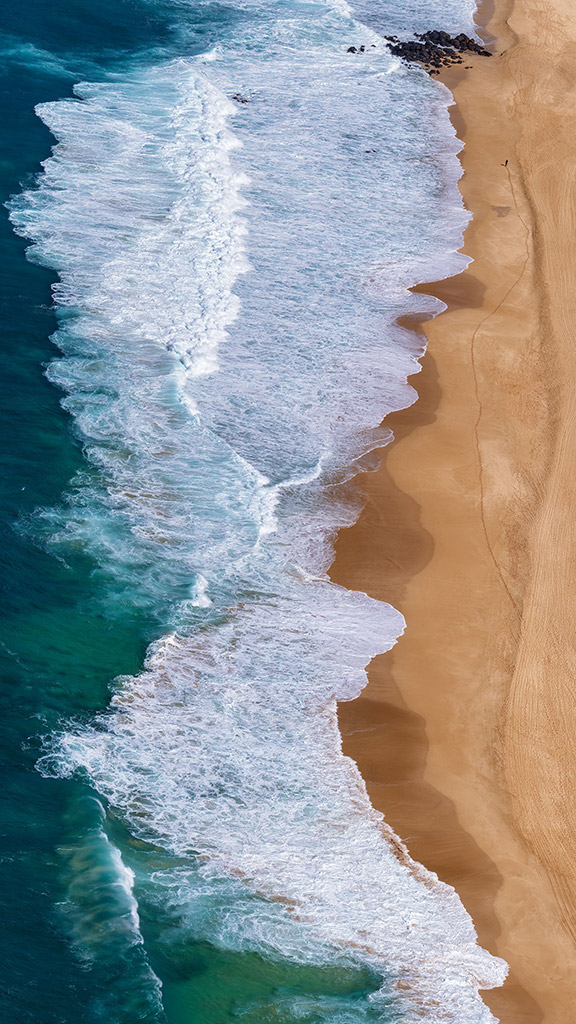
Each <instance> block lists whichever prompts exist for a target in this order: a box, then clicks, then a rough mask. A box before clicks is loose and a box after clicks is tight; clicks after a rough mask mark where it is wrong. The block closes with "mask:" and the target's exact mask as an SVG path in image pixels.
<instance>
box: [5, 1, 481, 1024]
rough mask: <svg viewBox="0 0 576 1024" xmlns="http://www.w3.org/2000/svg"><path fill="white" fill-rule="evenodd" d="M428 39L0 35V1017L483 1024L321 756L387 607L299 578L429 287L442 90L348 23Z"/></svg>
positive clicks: (115, 20) (238, 23)
mask: <svg viewBox="0 0 576 1024" xmlns="http://www.w3.org/2000/svg"><path fill="white" fill-rule="evenodd" d="M354 15H356V17H357V18H360V19H361V18H362V17H366V19H367V20H366V21H365V22H362V21H361V20H360V21H359V20H355V17H354ZM445 18H446V21H445V25H444V27H446V28H464V29H467V28H469V25H470V11H469V10H468V9H465V8H464V7H462V6H461V5H459V4H458V3H452V4H451V5H450V6H449V9H447V11H446V14H445ZM429 26H430V8H429V5H427V4H426V3H425V2H422V0H419V2H418V3H413V4H410V3H405V4H396V5H394V6H393V7H392V6H391V5H390V4H386V3H382V4H374V5H371V7H370V11H369V12H368V11H364V10H362V9H361V5H360V4H359V5H358V7H357V8H356V9H355V11H351V10H350V9H348V8H346V6H345V5H344V4H339V3H336V2H335V3H333V4H331V3H329V2H328V0H325V2H324V0H322V2H321V0H318V2H316V3H297V2H280V0H277V2H264V0H262V2H257V0H252V2H248V0H246V2H242V3H241V2H238V3H234V4H226V5H225V4H210V3H176V2H172V3H158V2H154V3H153V2H149V3H145V2H141V0H140V2H134V3H122V2H119V0H114V2H108V3H100V4H99V5H98V6H97V9H94V6H93V5H88V4H82V3H80V2H78V0H68V2H67V3H65V4H64V3H53V4H51V5H47V4H45V3H33V2H26V3H25V4H23V5H21V6H20V7H18V6H14V7H12V8H11V9H10V10H9V11H6V12H5V14H4V19H3V33H4V34H3V36H2V37H1V45H2V65H1V66H2V76H1V88H2V100H1V102H2V118H1V123H2V125H3V139H2V148H1V153H2V160H1V161H0V175H1V190H2V203H3V204H5V203H7V202H9V206H10V209H11V217H12V220H10V219H9V214H8V209H7V208H6V207H5V206H4V205H2V207H1V208H0V215H1V244H2V257H3V258H2V264H1V265H2V289H1V301H2V345H3V349H4V351H3V368H4V372H3V375H2V383H1V387H2V402H1V403H0V416H1V417H2V425H1V429H0V445H1V449H2V460H3V472H2V474H1V503H2V504H1V513H0V523H1V529H2V544H1V548H0V551H1V558H2V567H1V576H0V585H1V587H2V595H3V598H4V601H3V604H4V607H3V615H2V619H1V624H0V657H1V661H2V684H3V686H4V690H5V692H4V695H3V704H2V707H3V715H2V723H1V729H2V751H3V760H2V770H3V785H2V791H1V800H2V808H3V821H2V834H3V848H2V868H3V871H2V875H1V878H0V892H1V898H2V911H3V917H2V919H3V922H4V927H3V929H2V940H3V946H2V959H1V984H2V988H3V996H4V998H3V999H2V1002H1V1004H0V1005H1V1009H0V1019H2V1020H6V1022H8V1021H10V1022H12V1021H14V1020H18V1021H30V1022H35V1024H56V1022H59V1024H64V1022H66V1024H79V1022H91V1021H98V1020H105V1021H110V1022H122V1024H133V1022H135V1021H138V1020H140V1021H149V1022H154V1021H155V1022H160V1021H166V1022H170V1024H176V1022H178V1024H185V1022H186V1024H188V1022H200V1024H224V1022H228V1021H236V1020H239V1021H243V1022H247V1024H268V1022H270V1024H272V1022H275V1024H278V1022H280V1024H293V1022H294V1024H295V1022H296V1021H304V1022H307V1024H308V1022H309V1024H312V1022H314V1024H316V1022H318V1024H320V1022H321V1024H360V1022H371V1021H390V1022H391V1021H397V1020H398V1021H400V1020H401V1021H403V1022H411V1021H415V1020H426V1021H436V1020H440V1019H442V1020H447V1021H452V1020H458V1021H459V1022H460V1024H462V1022H463V1021H466V1024H476V1022H480V1021H487V1020H489V1019H490V1017H489V1015H488V1013H487V1011H486V1009H485V1008H484V1007H483V1004H481V1003H480V1002H479V1000H478V997H477V986H478V984H479V982H480V981H481V980H482V979H484V980H486V981H490V980H491V979H495V978H496V977H497V976H498V968H497V966H495V965H494V964H492V963H491V962H490V961H489V960H488V959H487V958H484V957H483V955H482V954H481V953H480V951H478V950H477V947H476V946H475V943H474V934H473V930H472V926H471V923H470V921H469V919H468V917H467V915H466V914H465V912H464V911H463V909H462V908H461V906H460V904H459V901H458V899H457V898H456V897H455V896H453V895H452V894H451V893H450V892H449V891H448V890H447V889H446V888H445V887H443V886H440V885H436V886H434V885H433V886H432V887H430V886H429V885H428V886H426V885H425V884H424V883H423V882H422V881H417V880H415V878H414V876H413V875H412V874H411V873H410V872H409V871H407V870H406V869H405V868H403V867H402V866H401V865H399V864H398V863H397V861H396V860H395V858H394V856H393V854H392V853H391V851H390V847H389V845H388V843H387V841H386V839H385V837H384V836H383V834H382V828H381V823H380V819H379V817H378V816H377V815H374V813H373V812H372V811H371V809H370V807H369V804H368V802H367V798H366V794H365V791H364V789H363V785H362V782H361V780H360V779H359V776H358V775H357V773H356V770H355V768H354V766H353V765H352V764H351V763H350V762H348V761H347V760H346V759H344V758H343V757H342V755H341V753H340V750H339V742H338V736H337V730H336V725H335V715H334V707H335V699H336V698H338V699H345V698H346V697H351V696H354V695H355V694H356V693H358V692H359V691H360V689H361V687H362V685H363V680H364V672H363V669H364V665H365V664H366V663H367V661H368V660H369V659H370V657H371V656H372V655H373V654H375V653H377V652H379V651H381V650H384V649H386V648H387V647H389V646H390V645H391V644H392V643H393V642H394V640H395V638H396V636H397V635H398V633H399V632H400V630H401V628H402V622H401V620H400V617H399V616H398V614H397V613H396V612H395V611H394V610H393V609H389V608H387V607H386V606H379V605H378V604H377V602H372V601H369V600H368V599H367V598H366V597H365V596H364V595H360V594H357V595H356V594H347V593H345V592H343V591H340V590H339V588H337V587H334V586H333V585H331V584H329V583H328V581H327V580H326V576H325V572H326V569H327V567H328V565H329V563H330V553H331V540H332V538H333V535H334V532H335V530H336V529H337V528H338V527H339V526H340V525H342V524H345V523H346V522H349V521H351V520H352V519H353V518H354V516H355V515H356V514H357V511H358V504H357V498H356V495H355V492H354V489H353V487H351V486H350V485H349V483H348V481H349V480H350V478H351V477H353V475H354V473H355V472H356V471H357V470H358V469H359V468H364V469H367V470H369V469H370V468H371V467H372V466H373V465H374V461H373V455H372V454H371V452H372V450H373V449H374V448H375V447H377V446H378V444H381V443H382V441H383V440H385V436H384V435H383V434H382V432H381V431H380V430H379V428H378V424H379V422H380V421H381V419H382V418H383V416H384V415H385V414H386V412H388V411H389V410H390V409H392V408H399V407H401V406H403V405H406V404H408V403H409V402H410V401H411V400H412V394H411V391H410V389H409V388H408V387H407V385H406V376H407V375H408V374H409V373H410V372H413V370H414V367H415V359H416V357H417V355H418V354H419V353H418V351H417V350H415V349H414V342H413V339H412V338H411V337H408V336H407V335H406V334H405V333H404V332H402V330H401V329H400V328H398V327H397V325H395V318H396V316H398V315H399V314H400V313H402V312H406V311H407V310H409V309H411V308H412V309H413V308H415V307H414V305H413V304H414V302H415V301H416V300H414V298H413V297H412V296H411V295H410V293H408V291H407V287H408V286H409V284H411V283H414V282H415V281H417V280H419V279H423V278H425V277H426V276H434V277H437V276H439V274H440V273H442V272H445V273H449V272H451V271H452V270H453V269H456V268H457V267H459V266H461V265H462V259H461V257H458V256H456V255H455V252H454V250H455V249H456V248H457V247H458V245H459V244H460V237H461V231H462V228H463V226H464V224H465V222H466V214H465V211H463V210H462V208H461V205H460V200H459V197H458V194H457V191H456V185H455V182H456V177H457V173H458V169H457V163H456V158H455V153H456V148H457V147H456V145H455V142H454V140H453V137H452V134H451V130H450V128H449V124H448V120H447V116H446V110H445V103H446V101H445V97H444V96H443V95H442V94H441V91H440V90H439V89H438V87H437V86H435V85H434V84H433V83H431V82H430V81H429V80H428V79H427V78H426V77H425V76H424V75H423V74H422V73H420V72H417V71H413V70H406V69H402V68H399V67H398V66H397V64H396V63H395V62H394V61H393V60H392V59H391V58H390V57H389V55H388V54H387V52H386V50H385V48H384V47H383V45H382V44H381V40H380V38H379V36H378V34H377V33H378V32H379V31H383V30H385V29H389V30H390V31H396V30H399V29H402V28H404V27H406V28H412V27H417V28H423V27H429ZM360 42H365V43H366V46H367V48H368V50H369V51H370V52H369V53H367V55H366V59H365V60H364V62H363V63H359V62H358V61H356V62H355V61H354V60H352V59H351V58H350V57H348V55H347V54H346V50H347V47H348V46H349V45H350V44H351V43H360ZM79 83H84V84H79ZM234 96H241V97H243V98H244V99H246V100H247V101H248V102H246V103H240V102H238V100H237V99H236V100H235V99H234V98H233V97H234ZM38 105H40V107H38ZM35 108H38V109H37V112H35ZM423 110H424V111H425V113H426V116H425V117H424V118H423V117H422V112H423ZM49 129H50V130H49ZM55 142H58V143H59V144H60V145H59V148H57V149H56V151H55V154H54V157H53V158H52V160H51V161H49V163H48V164H45V165H44V170H41V166H40V165H41V162H43V161H46V160H47V159H48V158H49V157H50V154H51V150H52V147H53V146H54V144H55ZM11 197H12V198H11ZM423 204H425V206H426V209H427V210H428V219H427V223H426V225H425V227H424V228H423V227H422V218H421V209H422V205H423ZM417 226H418V230H416V228H417ZM30 242H32V243H33V244H34V248H33V249H32V250H30V251H29V252H28V255H27V254H26V249H27V246H28V245H29V244H30ZM419 301H420V300H419ZM421 301H424V300H421ZM62 403H63V404H62ZM150 645H152V646H150ZM375 879H378V882H377V883H376V884H375V881H374V880H375ZM428 881H430V880H428ZM432 949H433V950H434V951H435V952H434V957H433V958H432V959H431V956H430V953H431V950H432ZM399 980H400V981H402V983H403V985H402V986H401V987H400V988H398V985H397V983H398V981H399ZM442 1014H443V1016H442Z"/></svg>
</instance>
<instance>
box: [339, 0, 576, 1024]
mask: <svg viewBox="0 0 576 1024" xmlns="http://www.w3.org/2000/svg"><path fill="white" fill-rule="evenodd" d="M505 15H508V23H506V22H505V21H504V20H503V19H504V17H505ZM498 19H500V21H498ZM489 28H490V29H491V30H492V31H493V32H494V33H495V34H496V33H497V35H498V47H497V48H498V49H499V50H503V51H505V52H504V53H503V55H501V56H498V57H495V58H492V59H491V60H487V59H484V60H483V59H482V58H476V59H475V60H474V69H473V71H471V72H469V73H467V74H466V75H465V77H462V78H461V80H459V81H456V84H455V85H454V94H455V98H456V101H457V110H456V112H455V123H456V125H457V128H458V131H459V134H463V136H464V138H465V141H466V148H465V151H464V154H463V164H464V168H465V176H464V179H463V181H462V192H463V195H464V199H465V203H466V205H467V206H468V208H469V209H471V210H472V211H473V213H474V221H473V223H472V224H471V226H470V228H469V229H468V232H467V235H466V239H465V246H464V251H465V252H467V253H468V254H470V255H472V256H473V257H474V260H475V262H474V264H473V265H472V266H471V268H470V270H469V271H467V272H466V273H465V274H463V275H460V277H459V278H456V279H452V280H451V281H449V282H445V283H442V284H440V285H439V286H438V288H437V291H436V293H437V294H440V295H441V296H442V297H444V298H446V300H447V301H449V303H450V306H449V310H448V311H447V312H446V313H445V314H443V315H442V316H441V317H439V318H437V319H436V320H434V321H431V322H429V323H427V324H425V325H424V327H425V330H426V333H427V335H428V337H429V355H428V356H427V358H426V360H425V369H424V371H423V373H422V375H420V377H421V379H420V380H419V379H418V378H415V379H414V383H415V384H416V385H417V386H419V389H420V390H421V393H422V398H421V400H420V402H419V403H417V405H416V406H415V407H413V409H412V410H408V411H406V412H404V413H400V414H396V415H395V416H394V417H392V418H391V423H392V426H393V427H394V429H395V432H396V434H397V440H396V442H395V443H394V444H393V445H392V446H391V448H390V449H388V451H387V454H386V460H385V464H384V465H383V467H382V469H381V470H380V471H379V473H377V474H373V475H371V476H370V477H367V478H366V481H365V487H366V491H367V495H368V504H367V507H366V511H365V513H364V514H363V516H362V517H361V519H360V522H359V523H358V524H357V525H356V526H355V527H353V528H352V529H350V530H348V531H345V532H343V533H342V534H341V536H340V539H339V544H338V548H337V557H336V562H335V564H334V567H333V570H332V576H333V578H334V579H336V580H337V581H338V582H341V583H344V584H345V585H348V586H351V587H357V588H359V589H364V590H367V592H368V593H370V594H373V595H374V596H377V597H380V598H382V599H388V600H391V601H392V602H393V603H394V604H395V605H396V606H397V607H399V608H400V609H401V610H402V611H403V613H404V615H405V616H406V619H407V623H408V629H407V633H406V635H405V637H404V638H403V639H402V640H401V641H400V642H399V644H398V645H397V647H396V648H395V650H394V651H393V652H392V653H391V654H390V655H387V656H383V657H382V658H378V659H376V660H375V661H374V662H373V664H372V666H371V669H370V683H369V685H368V687H367V688H366V690H365V691H364V693H363V695H362V697H361V698H360V699H359V700H358V701H355V702H351V703H350V704H344V705H341V708H340V720H341V728H342V732H343V735H344V744H345V750H346V752H347V753H349V754H350V755H351V756H353V757H355V758H356V760H357V761H358V763H359V765H360V768H361V770H362V772H363V774H364V777H365V779H366V781H367V784H368V788H369V792H370V795H371V797H372V800H373V802H374V803H375V805H376V806H378V807H379V808H380V809H382V810H383V811H384V812H385V814H386V816H387V818H388V820H389V822H390V823H391V824H392V826H393V827H394V828H395V829H396V831H397V832H398V833H399V834H400V835H401V836H402V838H404V839H406V840H407V842H408V845H409V847H410V849H411V851H412V853H413V855H414V856H415V857H417V859H419V860H421V861H423V862H424V863H425V864H426V865H427V866H429V867H431V868H433V869H434V870H437V871H438V873H439V875H440V876H441V877H443V878H445V879H446V880H447V881H450V882H452V884H454V885H455V886H456V888H457V889H458V891H459V892H460V893H461V895H462V898H463V900H464V902H465V903H466V905H467V906H468V907H469V909H470V911H471V913H472V914H473V916H474V919H475V922H476V924H477V927H478V931H479V935H480V938H481V940H482V942H483V943H484V944H485V945H487V946H488V947H489V948H490V949H491V950H493V951H494V952H497V953H498V954H500V955H502V956H504V957H505V958H506V959H507V960H508V962H509V963H510V965H511V969H512V980H511V981H510V982H509V983H508V984H507V985H506V986H505V988H504V990H502V991H501V992H498V993H490V994H487V1001H488V1002H489V1003H490V1005H491V1006H492V1007H493V1008H494V1010H495V1012H496V1013H497V1014H498V1016H500V1017H501V1019H502V1021H503V1024H512V1022H514V1024H515V1022H522V1024H529V1022H532V1021H534V1022H536V1021H539V1020H545V1021H546V1024H570V1022H571V1021H572V1020H576V327H575V326H574V325H575V323H576V318H575V308H574V307H575V306H576V4H570V3H569V2H568V0H552V2H544V0H515V2H514V4H513V5H512V4H508V3H507V2H506V0H502V2H501V3H498V4H497V11H496V16H495V17H494V18H493V19H492V22H491V24H490V25H489ZM506 160H508V166H504V164H505V161H506ZM429 290H431V291H434V288H433V287H432V288H431V289H429Z"/></svg>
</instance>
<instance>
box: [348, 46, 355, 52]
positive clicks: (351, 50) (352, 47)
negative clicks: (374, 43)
mask: <svg viewBox="0 0 576 1024" xmlns="http://www.w3.org/2000/svg"><path fill="white" fill-rule="evenodd" d="M346 53H356V47H355V46H349V47H348V49H347V50H346Z"/></svg>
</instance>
